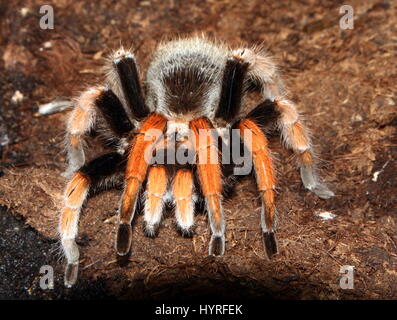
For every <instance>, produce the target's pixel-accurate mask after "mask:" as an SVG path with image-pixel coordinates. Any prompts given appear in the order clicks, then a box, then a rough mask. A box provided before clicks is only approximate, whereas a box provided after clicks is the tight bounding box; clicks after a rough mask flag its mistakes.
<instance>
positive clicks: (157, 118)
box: [59, 37, 334, 287]
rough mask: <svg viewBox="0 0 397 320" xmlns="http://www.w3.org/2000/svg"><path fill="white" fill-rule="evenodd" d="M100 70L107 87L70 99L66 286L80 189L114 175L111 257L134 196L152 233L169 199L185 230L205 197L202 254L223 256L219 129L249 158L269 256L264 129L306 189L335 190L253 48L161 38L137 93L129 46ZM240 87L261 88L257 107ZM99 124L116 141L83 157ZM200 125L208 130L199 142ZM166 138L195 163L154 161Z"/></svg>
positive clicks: (123, 244) (126, 247)
mask: <svg viewBox="0 0 397 320" xmlns="http://www.w3.org/2000/svg"><path fill="white" fill-rule="evenodd" d="M107 67H108V74H107V80H106V85H105V86H103V87H95V88H91V89H88V90H87V91H85V92H84V93H83V94H82V95H81V96H80V97H79V98H78V100H77V102H76V105H75V108H74V109H73V111H72V112H71V114H70V118H69V121H68V125H67V146H68V161H69V166H68V169H67V170H66V172H65V174H66V176H70V177H71V180H70V181H69V183H68V185H67V187H66V191H65V195H64V201H65V203H64V208H63V209H62V212H61V215H60V222H59V232H60V237H61V240H62V247H63V250H64V253H65V256H66V259H67V265H66V270H65V285H66V286H68V287H70V286H72V285H73V284H74V283H75V282H76V280H77V273H78V263H79V250H78V247H77V245H76V242H75V238H76V235H77V225H78V219H79V213H80V211H81V208H82V206H83V203H84V202H85V200H86V198H87V195H88V192H89V190H93V189H95V188H97V187H99V186H104V185H106V184H107V183H109V182H114V181H115V180H117V179H120V177H121V178H122V179H123V181H124V189H123V190H124V191H123V194H122V197H121V201H120V208H119V225H118V231H117V238H116V251H117V254H118V255H120V256H123V255H127V254H128V253H129V252H130V248H131V242H132V228H131V223H132V219H133V216H134V213H135V210H136V208H137V202H139V201H142V202H143V203H144V204H143V207H144V209H143V211H144V220H145V224H146V226H145V227H146V233H147V234H148V235H153V234H154V233H155V231H156V229H157V227H158V225H159V223H160V221H161V217H162V212H163V210H164V206H165V204H166V203H167V202H171V203H173V204H174V206H175V215H176V220H177V223H178V225H179V227H180V228H181V230H182V231H183V232H190V231H191V230H192V226H193V225H194V211H195V204H196V203H197V202H198V201H204V203H205V209H206V211H207V213H208V218H209V222H210V227H211V232H212V235H211V240H210V243H209V254H210V255H223V253H224V251H225V221H224V214H223V209H222V194H223V189H224V188H223V187H224V183H223V181H224V180H223V174H222V170H223V167H222V166H221V161H220V157H219V155H220V154H221V152H220V151H221V150H220V148H218V146H217V141H218V140H219V139H221V140H222V141H223V143H224V145H226V146H229V147H230V146H231V147H233V145H234V144H233V143H231V142H230V141H229V140H230V135H228V134H227V133H228V132H230V131H231V130H238V132H239V143H238V144H239V145H240V143H242V144H243V145H244V147H245V149H247V150H248V152H249V154H250V156H251V158H252V164H253V169H252V172H254V175H255V179H256V183H257V189H258V192H259V194H260V197H261V201H262V211H261V228H262V233H263V243H264V248H265V251H266V254H267V256H268V257H269V258H270V257H271V256H272V255H273V254H275V253H277V242H276V238H275V235H274V232H275V228H276V217H277V211H276V208H275V184H276V179H275V173H274V167H273V164H272V159H271V155H270V151H269V149H268V140H267V138H266V134H265V133H266V130H267V129H272V128H273V129H275V130H276V131H277V132H279V133H280V135H281V137H282V140H283V142H284V144H285V146H286V147H287V148H289V149H292V151H293V152H294V153H295V154H296V158H297V160H298V166H299V168H300V173H301V178H302V181H303V184H304V186H305V187H306V188H307V189H309V190H311V191H312V192H314V193H315V194H317V195H318V196H319V197H320V198H323V199H327V198H330V197H332V196H333V195H334V194H333V193H332V191H330V190H329V189H328V188H327V187H326V186H325V185H323V184H321V182H320V181H319V179H318V177H317V175H316V173H315V167H314V155H313V149H312V146H311V143H310V138H309V135H308V132H307V130H306V129H305V127H304V125H303V124H302V122H301V118H300V116H299V113H298V111H297V109H296V107H295V105H294V104H293V103H292V102H291V101H289V100H288V99H287V98H286V97H285V92H284V88H283V85H282V82H281V80H280V76H279V74H278V72H277V68H276V66H275V64H274V63H273V62H272V60H271V59H270V58H269V57H268V56H267V55H266V54H264V53H263V52H262V51H261V50H260V49H258V48H238V49H237V50H231V49H229V48H227V46H226V45H223V44H218V43H213V42H211V41H209V40H207V39H205V38H204V37H193V38H186V39H178V40H174V41H170V42H166V43H162V44H160V45H159V46H158V48H157V50H156V51H155V53H154V56H153V58H152V60H151V62H150V65H149V67H148V70H147V73H146V81H145V90H144V91H145V96H144V94H143V92H142V89H141V85H140V81H139V73H138V68H137V64H136V61H135V57H134V54H133V53H132V52H131V51H128V50H124V49H119V50H118V51H117V52H115V53H114V54H112V55H111V57H110V59H109V62H108V66H107ZM248 92H257V93H259V94H260V97H261V101H260V103H259V104H258V105H257V106H252V107H249V106H248V104H247V103H245V97H246V96H247V93H248ZM98 123H99V124H100V125H99V126H103V125H105V127H107V129H108V132H107V135H108V136H109V134H110V135H111V137H112V139H113V141H114V142H115V143H114V144H113V146H114V151H113V152H111V153H107V154H104V155H101V156H99V157H97V158H95V159H94V160H92V161H89V162H87V163H86V161H85V155H84V150H83V143H84V138H85V136H86V134H87V133H88V132H89V131H90V130H91V129H93V128H95V127H97V126H98ZM101 124H102V125H101ZM210 129H214V130H216V131H217V132H218V133H219V134H218V135H216V134H213V130H210ZM206 130H207V131H208V130H210V131H211V133H210V134H208V135H205V134H204V136H205V138H204V139H202V138H203V132H206ZM153 132H160V133H161V135H158V134H157V135H156V134H152V133H153ZM192 138H193V139H192ZM171 140H175V141H176V147H177V148H183V150H184V151H189V152H191V153H192V154H193V162H189V163H186V162H185V163H179V162H178V161H176V162H174V163H171V162H169V163H168V162H167V161H166V162H165V163H162V164H159V163H156V162H154V163H153V162H152V161H151V160H152V158H153V157H155V156H157V154H158V153H161V152H163V153H165V152H167V154H169V153H168V151H169V150H171V148H170V147H169V145H170V144H169V143H170V141H171ZM177 148H174V149H173V151H172V152H177ZM147 150H150V152H149V153H148V152H147ZM172 152H171V153H172ZM218 152H219V154H218ZM148 154H149V157H147V155H148ZM207 160H210V161H207Z"/></svg>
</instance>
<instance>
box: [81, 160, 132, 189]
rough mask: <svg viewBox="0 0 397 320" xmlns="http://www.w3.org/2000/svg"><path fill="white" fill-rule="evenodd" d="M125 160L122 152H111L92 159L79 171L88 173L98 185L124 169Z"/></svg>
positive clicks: (93, 182)
mask: <svg viewBox="0 0 397 320" xmlns="http://www.w3.org/2000/svg"><path fill="white" fill-rule="evenodd" d="M124 160H125V159H124V157H123V156H122V155H121V154H119V153H117V152H110V153H106V154H104V155H102V156H99V157H97V158H95V159H93V160H91V161H90V162H88V163H87V164H86V165H84V166H82V167H81V168H80V170H79V171H80V172H81V173H83V174H84V175H86V176H87V177H88V178H89V179H90V181H91V183H92V184H93V185H96V184H98V183H99V182H101V181H102V180H103V179H104V178H107V177H109V176H111V175H112V174H114V173H116V172H120V171H122V169H123V166H122V164H123V163H124Z"/></svg>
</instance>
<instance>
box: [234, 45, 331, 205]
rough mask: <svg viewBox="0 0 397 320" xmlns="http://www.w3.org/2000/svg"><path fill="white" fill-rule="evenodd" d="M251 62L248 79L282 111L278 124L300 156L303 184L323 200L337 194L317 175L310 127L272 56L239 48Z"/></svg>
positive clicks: (289, 145) (245, 58)
mask: <svg viewBox="0 0 397 320" xmlns="http://www.w3.org/2000/svg"><path fill="white" fill-rule="evenodd" d="M234 54H235V55H236V56H239V57H240V59H241V60H244V61H247V62H248V63H249V68H248V73H247V75H248V79H249V81H250V82H251V85H252V86H253V88H255V89H256V90H259V91H261V93H262V96H263V98H264V99H265V100H267V99H268V100H271V101H274V102H275V104H276V109H277V111H278V113H279V114H280V116H279V118H278V121H277V125H278V127H279V129H280V131H281V137H282V139H283V141H284V144H285V146H286V147H287V148H289V149H291V150H292V151H293V152H294V153H295V154H296V156H297V159H298V166H299V168H300V173H301V179H302V182H303V185H304V186H305V187H306V188H307V189H309V190H310V191H312V192H314V193H315V194H316V195H317V196H318V197H320V198H322V199H328V198H331V197H333V196H334V193H333V192H332V191H331V190H329V189H328V188H327V187H326V186H325V185H324V184H322V183H321V182H320V180H319V178H318V176H317V174H316V168H315V164H314V158H315V157H314V152H313V147H312V144H311V139H310V136H309V133H308V130H307V129H306V127H305V126H304V124H303V123H302V120H301V116H300V115H299V112H298V111H297V108H296V107H295V105H294V104H293V103H292V102H291V101H289V100H287V99H286V98H285V92H284V86H283V84H282V82H281V80H280V78H279V76H278V72H277V68H276V67H275V64H274V63H273V62H272V60H271V59H270V57H268V56H266V55H265V54H264V53H262V52H260V51H259V50H256V49H248V48H244V49H238V50H236V51H235V53H234Z"/></svg>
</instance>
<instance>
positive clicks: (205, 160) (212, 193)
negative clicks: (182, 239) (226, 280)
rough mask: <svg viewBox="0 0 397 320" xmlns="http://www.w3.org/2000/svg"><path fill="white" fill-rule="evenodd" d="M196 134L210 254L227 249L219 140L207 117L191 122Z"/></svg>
mask: <svg viewBox="0 0 397 320" xmlns="http://www.w3.org/2000/svg"><path fill="white" fill-rule="evenodd" d="M190 128H191V129H192V131H193V134H194V137H195V144H196V145H195V150H196V162H197V174H198V179H199V182H200V185H201V190H202V192H203V196H204V198H205V200H206V204H207V211H208V217H209V221H210V225H211V231H212V236H211V242H210V246H209V254H210V255H223V253H224V251H225V221H224V217H223V208H222V199H221V198H222V195H221V194H222V181H221V179H222V177H221V167H220V164H219V155H218V147H217V144H216V139H215V137H213V136H212V135H211V129H212V128H213V127H212V124H211V123H210V122H209V120H207V119H206V118H199V119H196V120H193V121H192V122H190Z"/></svg>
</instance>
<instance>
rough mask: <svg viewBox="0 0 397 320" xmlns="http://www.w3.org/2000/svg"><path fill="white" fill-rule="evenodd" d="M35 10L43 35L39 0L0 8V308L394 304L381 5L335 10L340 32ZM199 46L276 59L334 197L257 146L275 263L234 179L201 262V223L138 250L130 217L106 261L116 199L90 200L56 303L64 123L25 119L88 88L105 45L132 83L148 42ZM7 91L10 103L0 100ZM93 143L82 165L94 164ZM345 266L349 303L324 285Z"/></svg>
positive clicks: (168, 15)
mask: <svg viewBox="0 0 397 320" xmlns="http://www.w3.org/2000/svg"><path fill="white" fill-rule="evenodd" d="M47 3H48V4H50V5H52V6H53V8H54V29H47V30H43V29H40V24H39V21H40V18H41V16H42V14H40V13H39V10H40V6H41V5H42V1H38V0H30V1H29V0H28V1H19V0H14V1H2V2H1V3H0V58H1V59H0V68H1V72H0V205H1V208H2V209H1V210H0V230H1V239H0V250H1V251H0V252H1V253H0V270H2V271H4V272H1V273H0V274H1V276H0V286H1V288H0V298H22V299H28V298H31V299H56V298H65V299H73V298H78V297H80V298H87V299H90V298H120V299H136V300H143V299H165V298H167V299H173V298H179V299H182V300H183V299H188V298H192V297H195V296H207V297H208V296H214V297H218V298H221V297H223V298H225V299H227V298H232V297H237V298H238V297H245V298H247V297H251V298H253V299H254V298H279V299H396V298H397V198H396V190H397V179H396V173H397V163H396V161H395V159H396V155H397V135H396V125H397V117H396V108H397V107H396V103H397V97H396V90H395V89H396V87H395V84H396V82H397V68H396V65H397V58H396V55H397V38H396V34H397V15H396V12H397V2H396V1H380V0H363V1H362V0H351V1H349V4H350V5H351V6H352V7H353V8H354V16H355V20H354V28H353V29H352V30H349V29H348V30H341V28H340V26H339V19H340V17H341V14H340V13H339V8H340V7H341V6H342V5H343V4H344V1H339V0H338V1H334V0H322V1H315V0H300V1H264V0H252V1H234V0H233V1H231V0H219V1H215V0H209V1H199V0H192V1H188V2H186V1H181V0H169V1H160V0H150V1H125V0H118V1H112V0H104V1H101V2H90V1H87V2H84V1H74V0H73V1H72V0H58V1H47ZM201 32H203V33H205V34H207V35H208V36H210V37H216V38H218V39H221V40H223V41H225V42H227V43H229V44H230V45H232V46H238V45H240V44H241V43H244V44H248V45H253V44H263V45H264V46H265V47H266V48H267V50H268V51H269V53H270V54H272V55H273V56H274V57H275V58H276V60H277V61H278V64H279V66H280V70H281V72H282V74H283V76H284V78H285V79H286V83H287V86H288V88H289V92H290V97H291V99H292V100H293V101H295V102H296V103H297V104H298V106H299V108H300V110H301V111H302V113H303V114H304V116H305V119H306V124H307V125H308V126H309V127H310V129H311V131H312V134H313V140H314V144H315V147H316V150H317V153H318V155H319V158H320V159H321V161H320V163H319V169H320V172H321V176H322V178H323V180H324V181H325V182H326V184H327V185H328V186H329V187H330V188H331V189H332V190H333V191H334V192H335V194H336V196H335V197H334V198H332V199H329V200H320V199H318V198H317V197H316V196H315V195H313V194H312V193H310V192H308V191H307V190H305V189H304V188H303V186H302V183H301V182H300V177H299V173H298V172H297V170H296V167H295V165H294V161H293V159H292V156H291V154H290V153H289V152H288V151H285V150H283V148H282V147H281V146H280V143H279V141H278V139H272V140H271V148H272V150H273V152H274V154H275V155H276V157H277V168H278V195H277V206H278V211H279V213H280V224H279V231H278V241H279V250H280V253H279V254H278V255H276V256H275V257H274V258H273V259H272V260H271V261H269V260H267V259H266V257H265V254H264V251H263V246H262V242H261V235H260V228H259V210H260V209H259V208H260V202H259V199H258V194H257V192H256V190H255V184H254V181H253V180H252V179H251V178H250V177H247V178H245V179H242V180H241V181H240V182H239V183H238V184H237V185H236V190H235V193H234V194H233V195H232V196H231V197H230V198H229V199H227V200H226V201H225V210H226V217H227V232H226V238H227V242H226V254H225V255H224V256H223V257H221V258H213V257H208V256H207V245H208V240H209V228H208V224H207V218H206V216H205V215H204V214H200V213H199V214H197V217H196V228H195V233H194V235H193V236H192V237H190V238H188V237H182V236H181V235H180V234H179V233H178V232H177V230H176V228H175V223H174V221H175V219H174V218H173V216H172V214H171V213H168V214H167V215H166V218H165V219H164V221H163V223H162V226H161V228H160V231H159V234H158V236H157V237H156V238H153V239H152V238H148V237H146V236H144V233H143V227H142V226H143V219H142V216H138V217H137V218H136V219H135V228H134V241H133V254H132V256H131V257H130V258H129V260H128V261H123V262H121V261H118V260H117V258H116V254H115V251H114V239H115V230H116V229H115V228H116V225H115V221H116V220H115V218H113V217H114V216H115V214H116V209H117V206H118V200H119V197H120V190H110V191H106V192H103V193H100V194H98V195H95V196H93V197H92V198H91V199H90V200H89V201H88V203H87V206H86V207H85V209H84V212H83V213H82V216H81V219H80V225H79V237H78V243H79V245H80V251H81V260H80V276H79V281H78V284H77V285H76V287H75V288H73V289H71V290H66V289H64V288H63V282H62V277H63V268H64V266H63V261H62V255H61V254H60V251H59V243H58V241H57V227H56V225H57V216H58V213H59V209H60V207H61V196H62V192H63V190H64V187H65V184H66V182H67V181H66V180H65V179H64V178H63V177H62V176H61V175H60V174H61V173H62V172H63V170H64V169H65V153H64V145H63V138H64V133H65V121H66V118H67V114H68V112H67V111H65V112H61V113H56V114H53V115H46V116H42V115H39V114H38V106H39V105H41V104H43V103H47V102H49V101H52V100H53V99H55V98H56V97H60V96H63V97H76V96H77V95H78V94H79V92H81V91H82V90H83V89H84V88H86V87H87V86H89V85H92V84H95V83H98V82H100V81H102V80H103V73H102V68H101V67H102V66H103V64H104V58H105V57H106V56H107V55H108V54H109V53H110V52H111V50H114V49H117V48H118V47H119V45H120V43H121V44H123V45H124V46H126V47H129V46H131V47H132V48H134V51H135V52H136V55H137V58H138V60H139V61H140V65H141V71H142V73H143V71H144V70H145V68H146V66H147V63H148V60H149V57H150V53H151V52H153V50H154V48H155V46H156V44H157V43H158V42H159V41H160V40H163V39H167V38H173V37H175V36H178V35H181V36H184V35H191V34H195V33H201ZM17 91H19V93H20V94H22V96H23V99H22V101H19V102H15V101H13V100H15V97H16V96H18V93H17ZM16 93H17V94H16ZM13 97H14V99H12V98H13ZM97 140H98V139H97V137H95V136H94V137H93V139H92V142H91V143H90V144H89V146H90V150H91V151H90V152H89V156H90V157H94V156H95V155H96V154H98V153H100V152H101V151H102V150H101V149H100V148H99V147H98V143H97V142H98V141H97ZM322 212H330V213H332V214H334V215H335V218H333V219H330V220H325V219H321V218H320V217H319V216H318V214H320V213H322ZM42 265H51V266H53V267H54V270H55V288H54V290H42V289H40V286H39V279H40V273H39V270H40V267H41V266H42ZM345 265H350V266H354V289H350V290H349V289H342V288H341V287H340V285H339V280H340V278H341V276H342V275H343V274H341V273H340V269H341V267H342V266H345ZM180 297H183V298H180Z"/></svg>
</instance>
